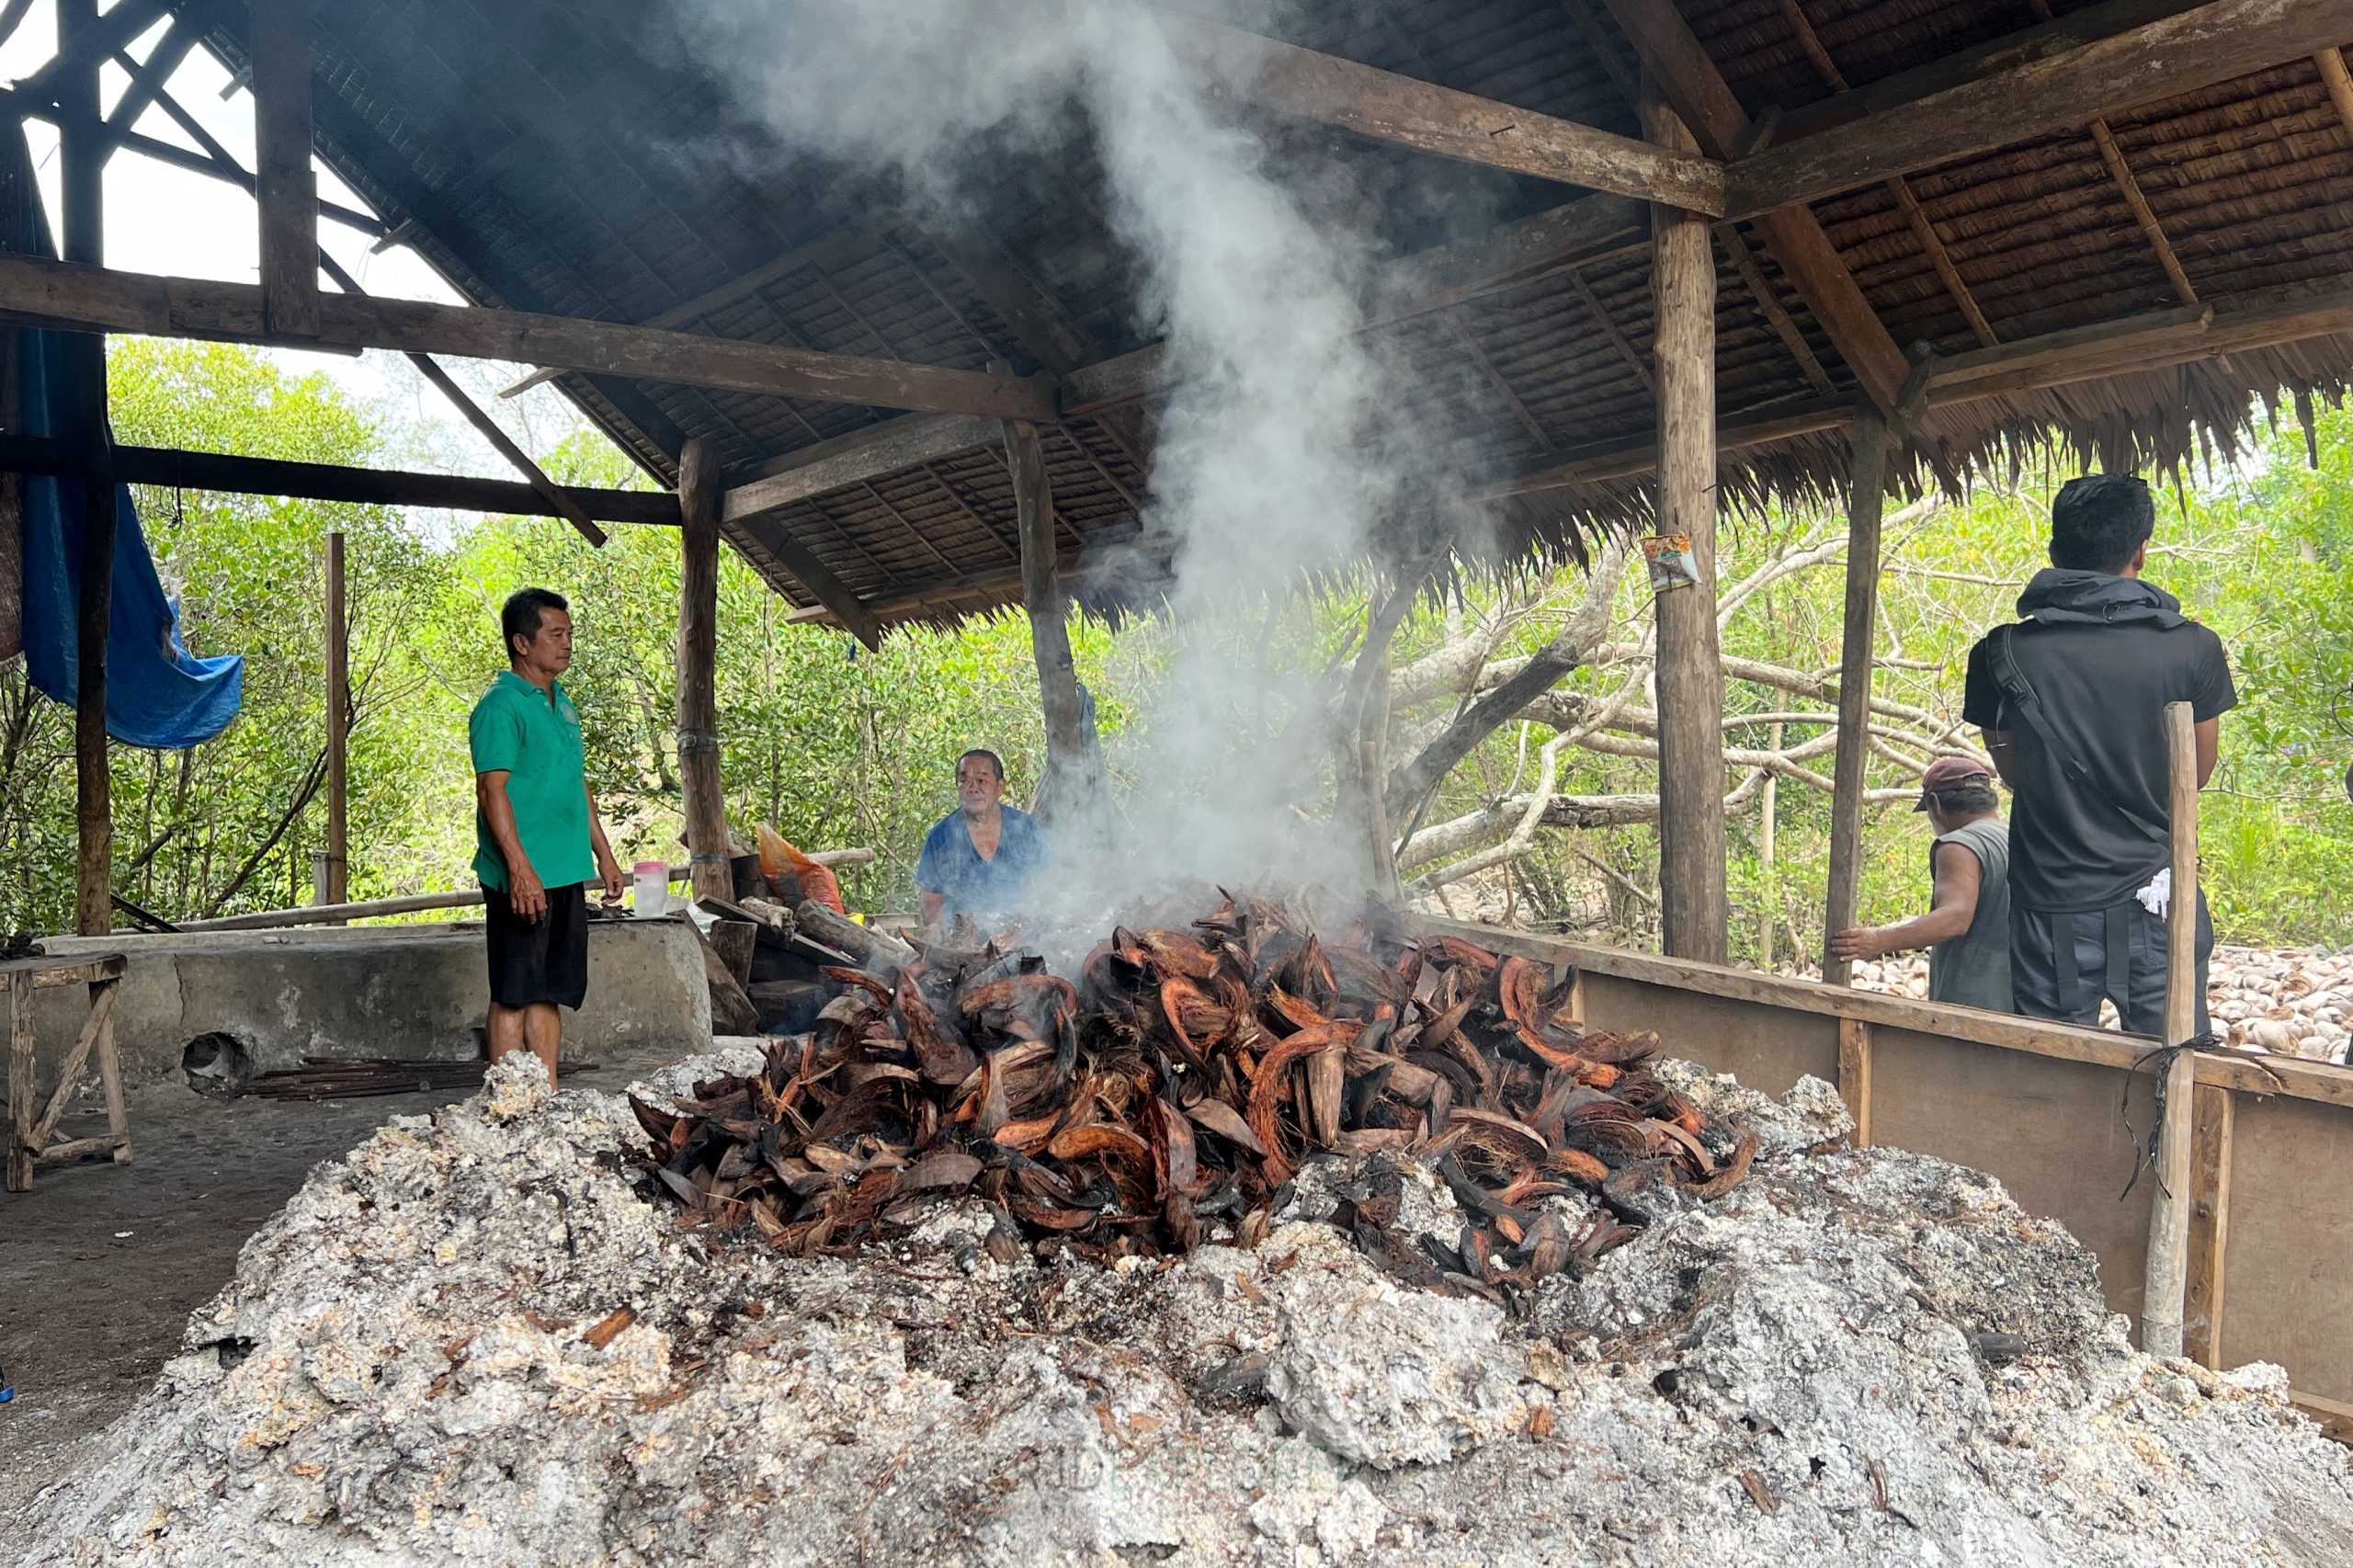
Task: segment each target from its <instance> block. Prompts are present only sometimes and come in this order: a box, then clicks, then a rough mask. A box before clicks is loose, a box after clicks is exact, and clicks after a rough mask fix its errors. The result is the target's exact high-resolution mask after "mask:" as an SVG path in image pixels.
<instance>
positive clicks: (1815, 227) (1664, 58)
mask: <svg viewBox="0 0 2353 1568" xmlns="http://www.w3.org/2000/svg"><path fill="white" fill-rule="evenodd" d="M1607 4H1608V7H1609V12H1610V15H1612V16H1613V17H1617V19H1618V24H1619V26H1620V28H1623V29H1624V31H1625V33H1626V36H1627V38H1628V39H1629V40H1631V42H1632V43H1633V45H1634V52H1635V53H1636V54H1637V55H1639V56H1641V58H1642V62H1643V67H1644V69H1645V70H1646V71H1648V73H1649V74H1650V75H1651V76H1652V77H1653V78H1654V80H1655V82H1656V84H1657V87H1658V91H1659V92H1660V93H1661V94H1662V95H1663V96H1664V97H1665V100H1666V102H1667V103H1668V104H1669V105H1670V106H1672V107H1673V108H1674V109H1675V111H1676V113H1677V114H1678V115H1680V116H1681V117H1682V119H1683V120H1684V122H1685V124H1686V125H1687V126H1688V128H1689V131H1690V132H1691V134H1692V136H1693V137H1694V138H1695V139H1696V141H1697V145H1698V146H1699V150H1700V151H1702V152H1705V153H1709V154H1710V155H1711V156H1713V157H1718V158H1730V157H1732V156H1733V155H1734V154H1735V153H1738V152H1740V151H1741V150H1742V149H1743V148H1745V146H1746V145H1747V144H1748V142H1749V138H1750V126H1749V121H1748V114H1747V111H1746V109H1745V108H1743V107H1742V105H1741V102H1740V99H1739V97H1737V96H1736V95H1735V94H1734V93H1733V90H1732V87H1731V86H1730V85H1729V84H1727V83H1726V82H1725V80H1724V76H1723V73H1722V71H1720V70H1718V69H1717V68H1716V63H1715V62H1714V61H1713V60H1712V59H1711V57H1710V56H1709V54H1708V51H1707V49H1706V47H1705V46H1704V45H1702V44H1701V43H1700V42H1699V38H1698V36H1697V35H1695V34H1694V33H1693V32H1692V31H1691V28H1690V27H1689V26H1688V24H1687V23H1686V22H1685V21H1684V20H1683V18H1682V17H1681V16H1680V15H1678V14H1677V11H1676V8H1675V6H1673V5H1672V4H1667V3H1664V0H1607ZM1757 229H1758V231H1759V232H1760V233H1762V235H1763V236H1764V240H1765V246H1766V248H1767V249H1768V250H1769V251H1771V252H1772V253H1773V259H1774V260H1775V261H1777V262H1779V264H1780V267H1781V270H1782V271H1783V272H1784V273H1786V274H1787V275H1788V276H1789V278H1790V282H1791V283H1793V284H1795V285H1796V286H1797V290H1798V292H1799V293H1800V294H1801V295H1802V296H1803V297H1804V300H1805V301H1806V305H1807V307H1808V308H1809V309H1810V310H1812V311H1813V316H1814V319H1815V320H1816V321H1818V322H1820V323H1821V324H1822V327H1823V330H1824V332H1826V333H1828V334H1829V335H1830V341H1831V342H1832V343H1833V344H1834V345H1836V347H1837V349H1838V354H1839V357H1840V358H1843V359H1845V360H1846V361H1847V369H1850V370H1852V371H1853V372H1854V374H1855V380H1856V381H1858V382H1859V383H1860V384H1861V386H1862V388H1863V390H1864V392H1866V393H1867V394H1869V396H1870V398H1871V400H1872V401H1873V402H1875V403H1878V404H1880V406H1881V407H1882V408H1884V409H1889V410H1891V411H1892V410H1893V408H1894V406H1895V399H1896V395H1897V392H1898V391H1899V390H1900V389H1901V388H1902V386H1903V384H1904V375H1905V373H1906V372H1907V371H1908V370H1909V369H1911V366H1910V364H1909V362H1908V361H1906V360H1905V358H1904V351H1903V350H1902V349H1901V348H1899V347H1897V346H1896V342H1895V339H1894V337H1893V335H1891V334H1890V333H1889V332H1888V330H1887V328H1886V327H1885V326H1884V325H1882V324H1881V322H1880V319H1879V317H1878V315H1877V314H1876V313H1875V312H1873V311H1872V310H1871V307H1870V301H1867V300H1866V299H1865V298H1864V297H1863V291H1862V290H1861V289H1860V288H1859V287H1857V285H1856V283H1855V278H1854V274H1853V273H1852V272H1850V271H1849V270H1848V269H1847V264H1846V262H1845V261H1844V260H1843V259H1842V258H1841V257H1840V256H1839V255H1838V250H1837V247H1836V245H1833V244H1831V243H1830V238H1829V236H1828V235H1827V234H1826V233H1824V232H1823V228H1822V224H1821V223H1820V222H1818V221H1817V220H1816V219H1815V218H1814V216H1813V213H1812V212H1811V211H1810V210H1806V209H1805V208H1803V207H1802V206H1790V207H1789V209H1788V210H1784V211H1777V212H1769V213H1768V214H1767V215H1766V216H1765V217H1764V218H1763V219H1762V220H1761V221H1760V222H1758V224H1757Z"/></svg>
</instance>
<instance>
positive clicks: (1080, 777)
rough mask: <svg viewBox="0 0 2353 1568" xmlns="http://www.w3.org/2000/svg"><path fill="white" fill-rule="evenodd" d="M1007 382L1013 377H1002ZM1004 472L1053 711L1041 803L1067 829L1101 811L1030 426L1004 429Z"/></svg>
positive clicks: (1038, 449)
mask: <svg viewBox="0 0 2353 1568" xmlns="http://www.w3.org/2000/svg"><path fill="white" fill-rule="evenodd" d="M998 373H1000V374H1004V373H1006V371H1005V370H1003V369H1000V370H999V372H998ZM1005 464H1006V468H1007V469H1008V470H1009V471H1010V472H1012V475H1013V498H1014V505H1015V508H1016V510H1017V513H1018V515H1019V518H1020V529H1021V602H1022V604H1023V605H1024V606H1026V607H1027V608H1028V609H1029V648H1030V652H1031V653H1032V655H1033V656H1034V657H1035V658H1036V659H1037V662H1038V685H1039V688H1040V692H1041V694H1042V696H1043V699H1044V703H1045V710H1046V777H1045V780H1044V788H1043V790H1041V795H1042V798H1043V799H1044V801H1046V804H1047V807H1048V809H1049V811H1050V812H1052V813H1054V814H1055V815H1056V816H1057V817H1059V818H1060V819H1061V820H1062V821H1063V822H1064V823H1068V822H1071V821H1073V820H1074V819H1075V820H1078V821H1081V822H1084V821H1085V820H1086V819H1087V818H1088V817H1089V815H1090V814H1091V813H1092V812H1094V811H1095V809H1096V808H1097V805H1098V804H1099V803H1100V802H1099V801H1098V798H1097V794H1096V779H1095V774H1094V769H1093V766H1092V764H1091V763H1090V762H1089V761H1088V758H1089V757H1090V756H1092V754H1093V750H1094V748H1093V746H1092V745H1091V744H1089V743H1090V742H1091V741H1092V740H1093V739H1094V736H1093V733H1092V730H1091V727H1090V726H1089V725H1088V723H1087V722H1086V703H1085V702H1083V701H1082V700H1081V699H1080V698H1079V694H1078V666H1077V664H1076V662H1075V661H1074V659H1073V657H1072V655H1071V650H1070V604H1069V601H1068V600H1066V599H1065V598H1063V588H1062V584H1061V582H1060V581H1059V580H1058V579H1057V578H1056V577H1055V575H1054V496H1053V491H1052V489H1051V487H1050V485H1049V484H1048V483H1047V479H1046V449H1045V448H1044V446H1043V445H1042V444H1041V443H1040V441H1039V439H1038V427H1037V426H1034V425H1032V424H1030V423H1029V421H1027V420H1022V419H1008V420H1006V422H1005Z"/></svg>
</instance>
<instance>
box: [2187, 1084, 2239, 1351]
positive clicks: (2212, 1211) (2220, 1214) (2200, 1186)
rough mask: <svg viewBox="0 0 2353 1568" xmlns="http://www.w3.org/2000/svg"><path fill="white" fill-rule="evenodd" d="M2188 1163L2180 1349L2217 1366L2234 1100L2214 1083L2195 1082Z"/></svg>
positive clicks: (2228, 1228)
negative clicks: (2185, 1278) (2185, 1281)
mask: <svg viewBox="0 0 2353 1568" xmlns="http://www.w3.org/2000/svg"><path fill="white" fill-rule="evenodd" d="M2196 1101H2197V1104H2196V1109H2195V1111H2194V1113H2193V1115H2192V1118H2191V1121H2192V1126H2193V1138H2192V1142H2193V1146H2194V1152H2193V1153H2192V1156H2191V1159H2190V1165H2189V1286H2188V1294H2187V1296H2186V1298H2185V1310H2184V1311H2183V1312H2182V1324H2181V1345H2182V1354H2183V1355H2185V1356H2188V1358H2190V1359H2192V1360H2194V1361H2196V1362H2197V1363H2198V1364H2199V1365H2200V1366H2201V1367H2211V1368H2212V1369H2214V1370H2216V1371H2220V1370H2222V1365H2223V1362H2222V1263H2223V1256H2224V1254H2226V1253H2227V1252H2228V1251H2229V1250H2230V1240H2231V1129H2232V1124H2233V1122H2234V1120H2235V1119H2236V1116H2235V1112H2236V1109H2237V1106H2238V1101H2237V1099H2236V1097H2235V1096H2233V1094H2232V1093H2231V1091H2230V1090H2228V1089H2226V1088H2223V1087H2222V1085H2219V1084H2200V1085H2198V1093H2197V1096H2196Z"/></svg>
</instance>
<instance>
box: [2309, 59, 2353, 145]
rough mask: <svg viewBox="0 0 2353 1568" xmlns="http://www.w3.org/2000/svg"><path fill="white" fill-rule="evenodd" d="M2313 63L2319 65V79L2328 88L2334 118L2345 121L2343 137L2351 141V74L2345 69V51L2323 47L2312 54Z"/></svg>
mask: <svg viewBox="0 0 2353 1568" xmlns="http://www.w3.org/2000/svg"><path fill="white" fill-rule="evenodd" d="M2313 64H2314V65H2317V66H2319V67H2320V79H2321V82H2322V83H2323V85H2325V86H2326V87H2327V88H2328V97H2329V101H2330V102H2331V103H2333V104H2335V105H2336V118H2337V119H2340V120H2342V121H2344V122H2345V138H2346V140H2347V141H2348V142H2353V74H2347V71H2346V69H2345V51H2343V50H2341V49H2324V50H2322V51H2319V52H2318V53H2316V54H2314V55H2313Z"/></svg>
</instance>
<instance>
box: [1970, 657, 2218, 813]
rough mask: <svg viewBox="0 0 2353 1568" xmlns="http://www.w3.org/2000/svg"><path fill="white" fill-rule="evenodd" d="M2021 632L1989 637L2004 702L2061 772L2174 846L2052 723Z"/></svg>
mask: <svg viewBox="0 0 2353 1568" xmlns="http://www.w3.org/2000/svg"><path fill="white" fill-rule="evenodd" d="M2017 631H2018V628H2017V627H2015V626H1997V627H1995V628H1994V630H1993V631H1990V632H1988V633H1986V636H1985V667H1986V669H1987V670H1988V671H1989V672H1991V674H1992V675H1993V676H1994V684H1995V685H1996V686H1998V687H2001V688H2002V699H2003V700H2004V701H2005V702H2006V703H2007V704H2008V705H2009V710H2010V711H2011V712H2012V713H2013V714H2015V715H2017V717H2018V719H2019V720H2020V721H2021V722H2023V723H2024V724H2025V725H2026V727H2027V728H2029V729H2030V730H2032V731H2033V732H2034V733H2035V734H2036V736H2037V737H2038V738H2039V739H2040V740H2041V742H2042V744H2044V745H2045V746H2047V747H2048V748H2050V751H2051V755H2052V756H2054V757H2056V758H2057V759H2058V762H2059V770H2060V771H2061V772H2062V773H2063V774H2065V775H2066V776H2067V778H2069V779H2071V780H2072V781H2074V782H2075V784H2076V785H2078V786H2080V787H2081V788H2082V789H2084V790H2087V791H2089V792H2090V793H2091V794H2093V795H2096V796H2097V797H2098V798H2099V799H2100V800H2101V801H2104V802H2106V803H2107V805H2108V808H2109V810H2110V811H2112V812H2116V814H2117V815H2119V816H2120V817H2122V818H2123V819H2124V820H2125V821H2126V822H2128V823H2131V824H2132V826H2133V827H2134V829H2135V830H2137V831H2138V832H2140V833H2142V834H2143V835H2146V836H2148V837H2149V838H2150V839H2152V840H2154V842H2156V843H2158V844H2170V843H2172V842H2173V834H2172V832H2171V831H2170V830H2169V829H2166V828H2164V827H2160V826H2159V825H2158V824H2156V823H2155V822H2154V821H2152V820H2151V819H2150V818H2149V817H2147V816H2145V815H2143V813H2142V812H2136V811H2134V810H2133V809H2132V808H2131V806H2128V805H2126V804H2125V803H2124V802H2123V801H2120V800H2118V799H2117V798H2116V797H2115V795H2113V794H2112V793H2110V792H2109V788H2108V786H2107V785H2106V784H2105V783H2103V782H2102V781H2101V779H2100V777H2099V775H2097V774H2096V773H2094V772H2093V771H2092V770H2091V769H2090V768H2088V767H2085V766H2084V763H2083V759H2082V758H2081V757H2079V756H2076V755H2075V748H2074V747H2073V746H2070V745H2069V744H2067V741H2066V738H2065V737H2064V736H2063V735H2062V734H2060V733H2059V732H2058V729H2057V728H2056V727H2055V726H2054V725H2052V722H2051V721H2050V719H2049V717H2048V716H2047V715H2046V714H2045V713H2044V712H2043V710H2042V699H2041V698H2040V697H2039V696H2037V695H2036V694H2035V689H2034V687H2033V684H2032V683H2031V682H2029V680H2028V679H2027V678H2026V672H2025V671H2024V670H2021V669H2020V668H2018V653H2017V651H2016V650H2015V649H2014V648H2012V646H2011V640H2012V638H2013V635H2014V634H2015V633H2016V632H2017Z"/></svg>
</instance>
